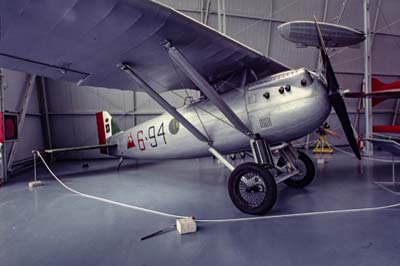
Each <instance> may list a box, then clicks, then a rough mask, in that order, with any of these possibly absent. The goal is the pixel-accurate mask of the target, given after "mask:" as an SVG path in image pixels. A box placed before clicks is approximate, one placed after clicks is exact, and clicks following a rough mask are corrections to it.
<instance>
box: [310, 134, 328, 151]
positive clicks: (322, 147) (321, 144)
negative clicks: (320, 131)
mask: <svg viewBox="0 0 400 266" xmlns="http://www.w3.org/2000/svg"><path fill="white" fill-rule="evenodd" d="M313 153H333V149H332V147H331V145H329V143H328V138H327V136H326V135H324V136H320V137H319V139H318V140H317V145H315V148H314V149H313Z"/></svg>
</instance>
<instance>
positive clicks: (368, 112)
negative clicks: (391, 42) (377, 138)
mask: <svg viewBox="0 0 400 266" xmlns="http://www.w3.org/2000/svg"><path fill="white" fill-rule="evenodd" d="M364 32H365V41H364V57H365V62H364V71H365V77H364V79H365V82H364V92H365V93H370V92H371V83H372V80H371V28H370V0H364ZM364 105H365V138H372V100H371V99H369V98H365V100H364ZM364 154H365V155H367V156H372V155H373V145H372V143H371V142H370V141H367V142H366V143H365V148H364Z"/></svg>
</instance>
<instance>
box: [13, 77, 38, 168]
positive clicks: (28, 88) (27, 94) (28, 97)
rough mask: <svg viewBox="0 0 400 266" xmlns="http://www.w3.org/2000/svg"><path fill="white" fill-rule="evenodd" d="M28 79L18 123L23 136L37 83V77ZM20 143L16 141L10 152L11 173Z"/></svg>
mask: <svg viewBox="0 0 400 266" xmlns="http://www.w3.org/2000/svg"><path fill="white" fill-rule="evenodd" d="M27 77H28V79H29V81H28V84H27V86H26V89H25V95H24V98H23V101H22V106H21V114H20V118H19V122H18V132H19V133H18V134H21V133H20V132H22V129H23V127H24V122H25V117H26V113H27V112H28V107H29V103H30V101H31V96H32V91H33V88H34V87H35V81H36V76H34V75H28V76H27ZM18 138H19V137H18ZM18 142H19V140H17V141H14V142H13V143H12V145H11V151H10V155H9V157H8V163H7V169H8V170H9V171H11V170H12V165H13V162H14V158H15V154H16V152H17V146H18Z"/></svg>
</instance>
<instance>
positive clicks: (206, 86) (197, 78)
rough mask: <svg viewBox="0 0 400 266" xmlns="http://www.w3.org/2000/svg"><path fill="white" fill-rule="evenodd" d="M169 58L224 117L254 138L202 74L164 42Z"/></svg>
mask: <svg viewBox="0 0 400 266" xmlns="http://www.w3.org/2000/svg"><path fill="white" fill-rule="evenodd" d="M164 47H165V49H166V50H167V52H168V55H169V57H170V58H171V60H172V61H173V62H174V63H175V64H176V65H177V66H178V68H179V69H180V70H181V71H182V72H183V73H185V75H186V76H187V77H188V78H189V79H190V80H191V81H192V82H193V83H194V84H195V85H196V86H197V87H198V88H199V89H200V90H201V92H203V93H204V94H205V95H206V96H207V98H208V99H209V100H210V101H211V102H212V103H213V104H214V105H215V106H216V107H217V108H218V109H219V110H220V111H221V112H222V113H223V114H224V116H225V117H226V118H228V120H229V121H230V122H231V123H232V124H233V125H234V127H235V128H236V129H237V130H239V131H241V132H242V133H243V134H245V135H246V136H249V137H251V138H254V134H253V132H252V131H251V130H250V129H249V128H248V127H247V126H246V125H245V124H244V123H243V122H242V120H240V118H239V117H238V116H237V115H236V114H235V112H233V111H232V109H231V108H230V107H229V106H228V105H227V104H226V102H225V101H224V100H222V99H221V96H220V95H219V94H218V93H217V92H216V91H215V89H214V88H213V87H212V86H211V85H210V83H208V81H207V80H205V79H204V78H203V76H202V75H201V74H200V73H199V72H197V70H196V69H195V68H194V67H193V66H192V65H191V64H190V63H189V61H188V60H187V59H186V58H185V57H184V55H183V54H181V52H180V51H179V50H178V49H176V48H175V47H174V46H172V44H171V43H169V42H167V43H165V44H164Z"/></svg>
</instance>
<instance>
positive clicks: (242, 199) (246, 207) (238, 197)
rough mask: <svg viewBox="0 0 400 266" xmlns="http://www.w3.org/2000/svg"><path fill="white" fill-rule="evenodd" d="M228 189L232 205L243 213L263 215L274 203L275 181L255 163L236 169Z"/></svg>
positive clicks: (275, 194)
mask: <svg viewBox="0 0 400 266" xmlns="http://www.w3.org/2000/svg"><path fill="white" fill-rule="evenodd" d="M228 189H229V196H230V197H231V200H232V202H233V204H235V206H236V207H237V208H238V209H239V210H241V211H242V212H244V213H248V214H253V215H261V214H265V213H267V212H268V211H269V210H270V209H271V208H272V207H273V206H274V204H275V202H276V196H277V188H276V183H275V179H274V178H273V176H272V175H271V174H270V173H269V171H268V170H267V169H265V168H264V167H262V166H260V165H258V164H255V163H244V164H241V165H239V166H238V167H236V168H235V170H234V171H233V172H232V173H231V175H230V177H229V185H228Z"/></svg>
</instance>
